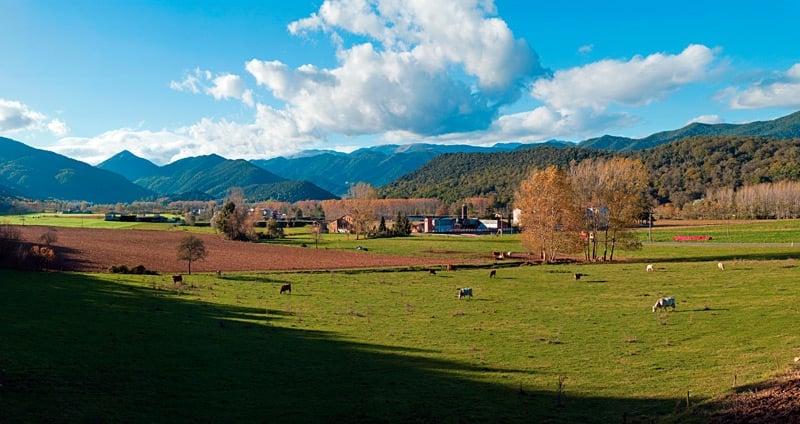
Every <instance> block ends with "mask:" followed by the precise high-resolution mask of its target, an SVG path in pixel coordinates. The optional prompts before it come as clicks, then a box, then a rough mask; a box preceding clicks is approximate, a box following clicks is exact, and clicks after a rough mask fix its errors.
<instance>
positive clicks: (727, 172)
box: [629, 136, 800, 205]
mask: <svg viewBox="0 0 800 424" xmlns="http://www.w3.org/2000/svg"><path fill="white" fill-rule="evenodd" d="M629 156H631V157H634V158H638V159H641V160H642V162H643V163H644V164H645V165H646V166H647V167H648V168H649V169H650V177H651V180H652V185H653V195H654V196H655V197H656V198H657V199H658V200H659V201H660V202H661V203H664V202H666V201H667V200H669V201H670V202H672V203H674V204H676V205H683V204H684V203H686V202H688V201H692V200H696V199H699V198H701V197H702V196H703V194H704V193H705V191H706V190H707V189H709V188H723V187H725V188H738V187H741V186H743V185H751V184H758V183H764V182H778V181H800V137H798V138H793V139H790V140H779V139H775V138H764V137H750V136H732V137H723V136H703V137H688V138H684V139H681V140H678V141H674V142H672V143H668V144H663V145H661V146H658V147H654V148H652V149H648V150H643V151H640V152H633V153H629Z"/></svg>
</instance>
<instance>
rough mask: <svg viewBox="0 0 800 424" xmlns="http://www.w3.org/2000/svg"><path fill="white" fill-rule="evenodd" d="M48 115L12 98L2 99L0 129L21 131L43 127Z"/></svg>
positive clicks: (0, 104) (0, 103)
mask: <svg viewBox="0 0 800 424" xmlns="http://www.w3.org/2000/svg"><path fill="white" fill-rule="evenodd" d="M46 120H47V117H46V116H45V115H44V114H42V113H40V112H37V111H35V110H31V109H30V108H29V107H28V106H26V105H24V104H22V103H20V102H17V101H12V100H5V99H0V131H9V132H13V131H21V130H28V129H36V128H37V127H41V126H42V125H43V124H44V122H45V121H46Z"/></svg>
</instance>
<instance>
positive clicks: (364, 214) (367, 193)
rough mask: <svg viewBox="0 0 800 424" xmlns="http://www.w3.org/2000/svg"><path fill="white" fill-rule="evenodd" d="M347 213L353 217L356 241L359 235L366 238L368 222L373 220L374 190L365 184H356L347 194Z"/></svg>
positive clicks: (375, 194)
mask: <svg viewBox="0 0 800 424" xmlns="http://www.w3.org/2000/svg"><path fill="white" fill-rule="evenodd" d="M347 197H348V206H349V208H348V213H349V214H350V216H352V217H353V225H354V226H355V231H356V240H358V236H359V234H364V237H365V238H366V235H367V232H368V230H369V224H370V222H372V221H374V220H375V210H374V204H373V203H374V202H375V199H376V198H377V192H376V191H375V188H373V187H372V186H371V185H369V184H367V183H358V184H355V185H353V186H352V187H350V191H349V192H348V196H347Z"/></svg>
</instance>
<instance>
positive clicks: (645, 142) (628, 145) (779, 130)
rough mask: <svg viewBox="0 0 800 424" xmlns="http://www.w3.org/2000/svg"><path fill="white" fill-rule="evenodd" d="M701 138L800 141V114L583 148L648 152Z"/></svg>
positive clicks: (606, 140) (609, 139) (595, 141)
mask: <svg viewBox="0 0 800 424" xmlns="http://www.w3.org/2000/svg"><path fill="white" fill-rule="evenodd" d="M697 136H758V137H767V138H777V139H791V138H798V137H800V111H798V112H795V113H792V114H790V115H787V116H784V117H781V118H778V119H773V120H771V121H756V122H750V123H747V124H700V123H692V124H689V125H687V126H685V127H683V128H680V129H677V130H673V131H663V132H659V133H655V134H652V135H650V136H647V137H645V138H641V139H632V138H627V137H616V136H610V135H604V136H602V137H598V138H591V139H588V140H585V141H582V142H581V143H578V146H579V147H584V148H588V149H604V150H617V151H634V150H644V149H649V148H651V147H655V146H659V145H661V144H665V143H669V142H671V141H675V140H679V139H682V138H686V137H697Z"/></svg>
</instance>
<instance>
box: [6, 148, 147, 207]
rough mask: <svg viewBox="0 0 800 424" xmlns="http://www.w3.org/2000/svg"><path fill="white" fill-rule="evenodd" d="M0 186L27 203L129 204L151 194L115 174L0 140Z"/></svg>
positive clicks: (47, 152)
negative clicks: (51, 201) (65, 201)
mask: <svg viewBox="0 0 800 424" xmlns="http://www.w3.org/2000/svg"><path fill="white" fill-rule="evenodd" d="M0 186H3V187H5V190H6V191H8V192H11V193H14V194H15V195H17V196H20V197H24V198H27V199H39V200H45V199H61V200H85V201H89V202H94V203H117V202H133V201H137V200H144V199H149V198H152V197H153V196H154V193H153V192H152V191H150V190H148V189H146V188H143V187H141V186H138V185H136V184H133V183H132V182H130V181H128V180H126V179H125V178H124V177H122V176H121V175H119V174H116V173H113V172H110V171H107V170H103V169H98V168H95V167H93V166H91V165H89V164H87V163H84V162H80V161H77V160H74V159H70V158H67V157H65V156H62V155H59V154H56V153H53V152H50V151H47V150H40V149H36V148H33V147H30V146H28V145H25V144H23V143H20V142H18V141H15V140H12V139H10V138H4V137H0Z"/></svg>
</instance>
